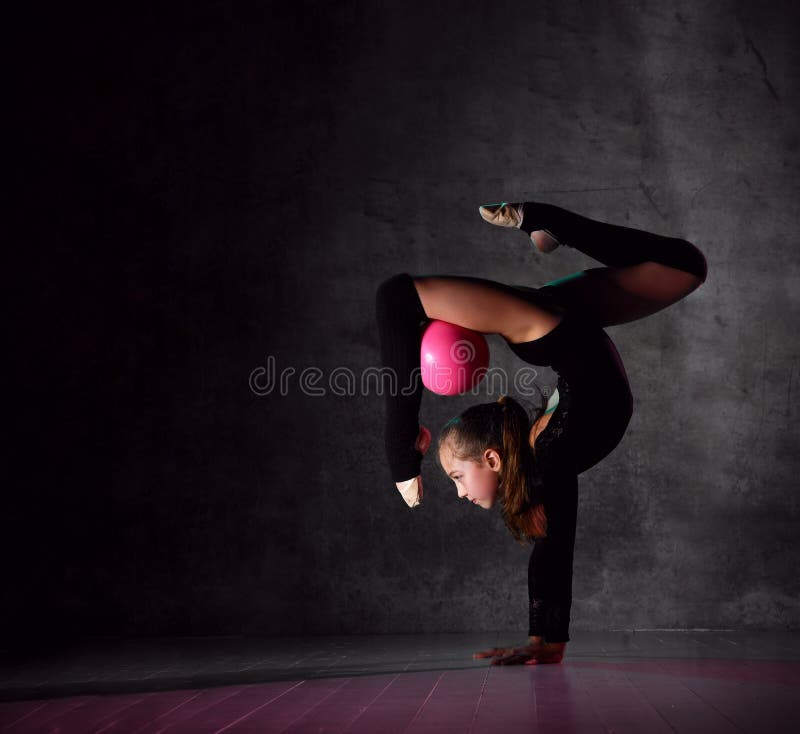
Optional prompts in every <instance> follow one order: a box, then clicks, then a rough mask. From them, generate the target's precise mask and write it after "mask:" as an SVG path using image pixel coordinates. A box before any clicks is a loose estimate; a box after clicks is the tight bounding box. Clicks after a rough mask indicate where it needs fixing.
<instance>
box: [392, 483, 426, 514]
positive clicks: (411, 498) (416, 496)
mask: <svg viewBox="0 0 800 734" xmlns="http://www.w3.org/2000/svg"><path fill="white" fill-rule="evenodd" d="M395 484H396V485H397V489H398V491H399V492H400V496H401V497H402V498H403V499H404V500H405V503H406V504H407V505H408V506H409V507H416V506H417V505H419V504H420V502H422V477H421V476H419V477H414V478H413V479H409V480H408V481H407V482H395Z"/></svg>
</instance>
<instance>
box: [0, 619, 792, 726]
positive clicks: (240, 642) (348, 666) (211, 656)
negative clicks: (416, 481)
mask: <svg viewBox="0 0 800 734" xmlns="http://www.w3.org/2000/svg"><path fill="white" fill-rule="evenodd" d="M520 642H521V640H520V636H519V635H516V634H515V633H509V634H502V633H490V634H486V633H482V634H475V635H455V634H454V635H447V634H442V635H381V636H365V635H357V636H351V637H319V638H256V639H252V638H189V639H181V638H163V639H151V640H117V641H113V640H107V639H106V640H103V641H97V640H83V641H78V642H73V643H72V644H71V645H70V646H69V647H68V648H61V649H53V650H51V651H44V652H43V651H42V650H41V646H36V648H35V649H36V650H37V652H36V653H31V654H30V655H29V656H26V655H25V654H24V651H23V652H22V653H20V652H19V651H18V650H17V651H15V654H14V656H13V657H11V658H9V657H7V656H3V657H2V662H0V695H1V696H2V699H1V700H0V732H9V733H12V734H34V733H35V734H44V733H45V732H47V733H48V734H53V733H55V732H58V733H59V734H70V732H75V733H76V734H78V733H79V734H91V733H94V734H134V733H135V734H160V733H161V732H164V733H165V734H166V733H169V734H212V733H213V734H222V732H231V733H236V734H243V733H245V732H259V734H265V733H266V734H269V733H274V734H321V733H322V732H325V733H328V734H429V733H430V734H432V733H433V732H436V733H437V734H449V733H450V732H464V734H490V733H491V734H493V733H494V732H503V734H516V733H517V732H518V733H519V734H523V732H524V733H525V734H530V733H531V732H560V733H562V734H569V733H570V732H580V733H581V734H584V733H587V732H599V733H610V732H613V733H614V734H639V733H640V732H646V733H647V734H667V733H668V732H670V733H674V732H679V733H681V734H684V733H685V734H690V733H692V732H697V733H698V734H700V733H702V734H709V733H710V734H724V733H731V732H735V733H740V732H753V734H778V733H781V732H787V733H788V732H791V733H792V734H794V732H795V731H796V730H797V721H798V720H800V636H798V635H796V634H785V635H780V634H766V633H764V634H757V633H730V632H724V633H722V632H718V633H713V632H708V633H691V634H690V633H675V632H664V631H653V632H647V633H635V634H633V633H628V632H615V633H612V632H597V633H588V632H587V633H578V632H575V633H574V634H573V640H572V641H571V642H570V644H569V646H568V649H567V655H566V657H565V658H564V660H563V662H562V663H561V664H558V665H539V666H525V665H516V666H491V665H489V661H488V660H473V659H472V653H473V652H475V651H477V650H481V649H486V648H488V647H492V646H495V645H512V644H520Z"/></svg>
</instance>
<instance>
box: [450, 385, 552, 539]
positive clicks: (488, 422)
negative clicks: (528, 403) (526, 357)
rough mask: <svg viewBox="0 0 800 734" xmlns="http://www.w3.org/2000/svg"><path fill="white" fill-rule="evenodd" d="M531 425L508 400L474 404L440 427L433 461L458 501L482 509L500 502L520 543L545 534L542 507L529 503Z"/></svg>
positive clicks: (532, 479) (532, 480)
mask: <svg viewBox="0 0 800 734" xmlns="http://www.w3.org/2000/svg"><path fill="white" fill-rule="evenodd" d="M537 417H538V416H537ZM531 424H532V421H531V419H530V418H529V416H528V413H527V411H526V410H525V408H523V407H522V405H520V404H519V403H518V402H517V401H516V400H514V399H513V398H511V397H509V396H507V395H503V396H502V397H501V398H500V399H499V400H497V401H496V402H491V403H480V404H478V405H473V406H471V407H469V408H467V409H466V410H465V411H464V412H463V413H461V414H460V415H458V416H456V417H455V418H452V419H450V420H449V421H448V422H447V423H445V425H444V427H443V428H442V430H441V432H440V433H439V439H438V445H437V449H438V451H437V457H436V458H437V461H438V463H439V465H440V466H441V467H442V469H443V470H444V472H445V474H447V475H448V477H449V478H450V479H451V480H452V481H453V482H455V485H456V489H457V491H458V496H459V497H463V498H465V499H467V500H469V501H471V502H473V503H475V504H477V505H479V506H480V507H482V508H483V509H485V510H488V509H490V508H491V507H493V506H494V505H495V503H496V502H499V503H500V505H501V507H502V512H503V519H504V520H505V523H506V526H507V527H508V529H509V530H510V531H511V533H512V534H513V535H514V537H515V538H516V539H517V540H519V541H520V542H523V543H524V542H525V541H526V540H529V539H530V538H531V537H544V535H545V532H546V519H545V518H544V508H543V507H542V506H541V505H538V506H534V505H533V504H532V503H531V501H530V498H531V497H532V496H533V489H534V483H535V482H536V471H535V469H536V466H535V461H534V456H533V450H532V448H531V445H530V431H531ZM526 536H527V537H526Z"/></svg>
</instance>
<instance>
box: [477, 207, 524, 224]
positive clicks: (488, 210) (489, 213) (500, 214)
mask: <svg viewBox="0 0 800 734" xmlns="http://www.w3.org/2000/svg"><path fill="white" fill-rule="evenodd" d="M478 212H480V215H481V217H483V219H484V220H485V221H487V222H489V224H496V225H497V226H498V227H516V228H517V229H519V226H520V224H522V203H521V202H519V203H510V204H509V203H508V202H506V201H503V202H501V203H500V204H483V205H482V206H479V207H478Z"/></svg>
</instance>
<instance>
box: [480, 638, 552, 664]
mask: <svg viewBox="0 0 800 734" xmlns="http://www.w3.org/2000/svg"><path fill="white" fill-rule="evenodd" d="M566 647H567V643H566V642H533V643H529V644H527V645H523V646H522V647H495V648H492V649H491V650H484V651H482V652H476V653H475V654H474V655H473V656H472V657H473V659H476V658H489V657H490V658H492V663H491V664H492V665H521V664H523V663H524V664H525V665H537V664H544V663H560V662H561V659H562V658H563V657H564V650H565V649H566Z"/></svg>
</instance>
